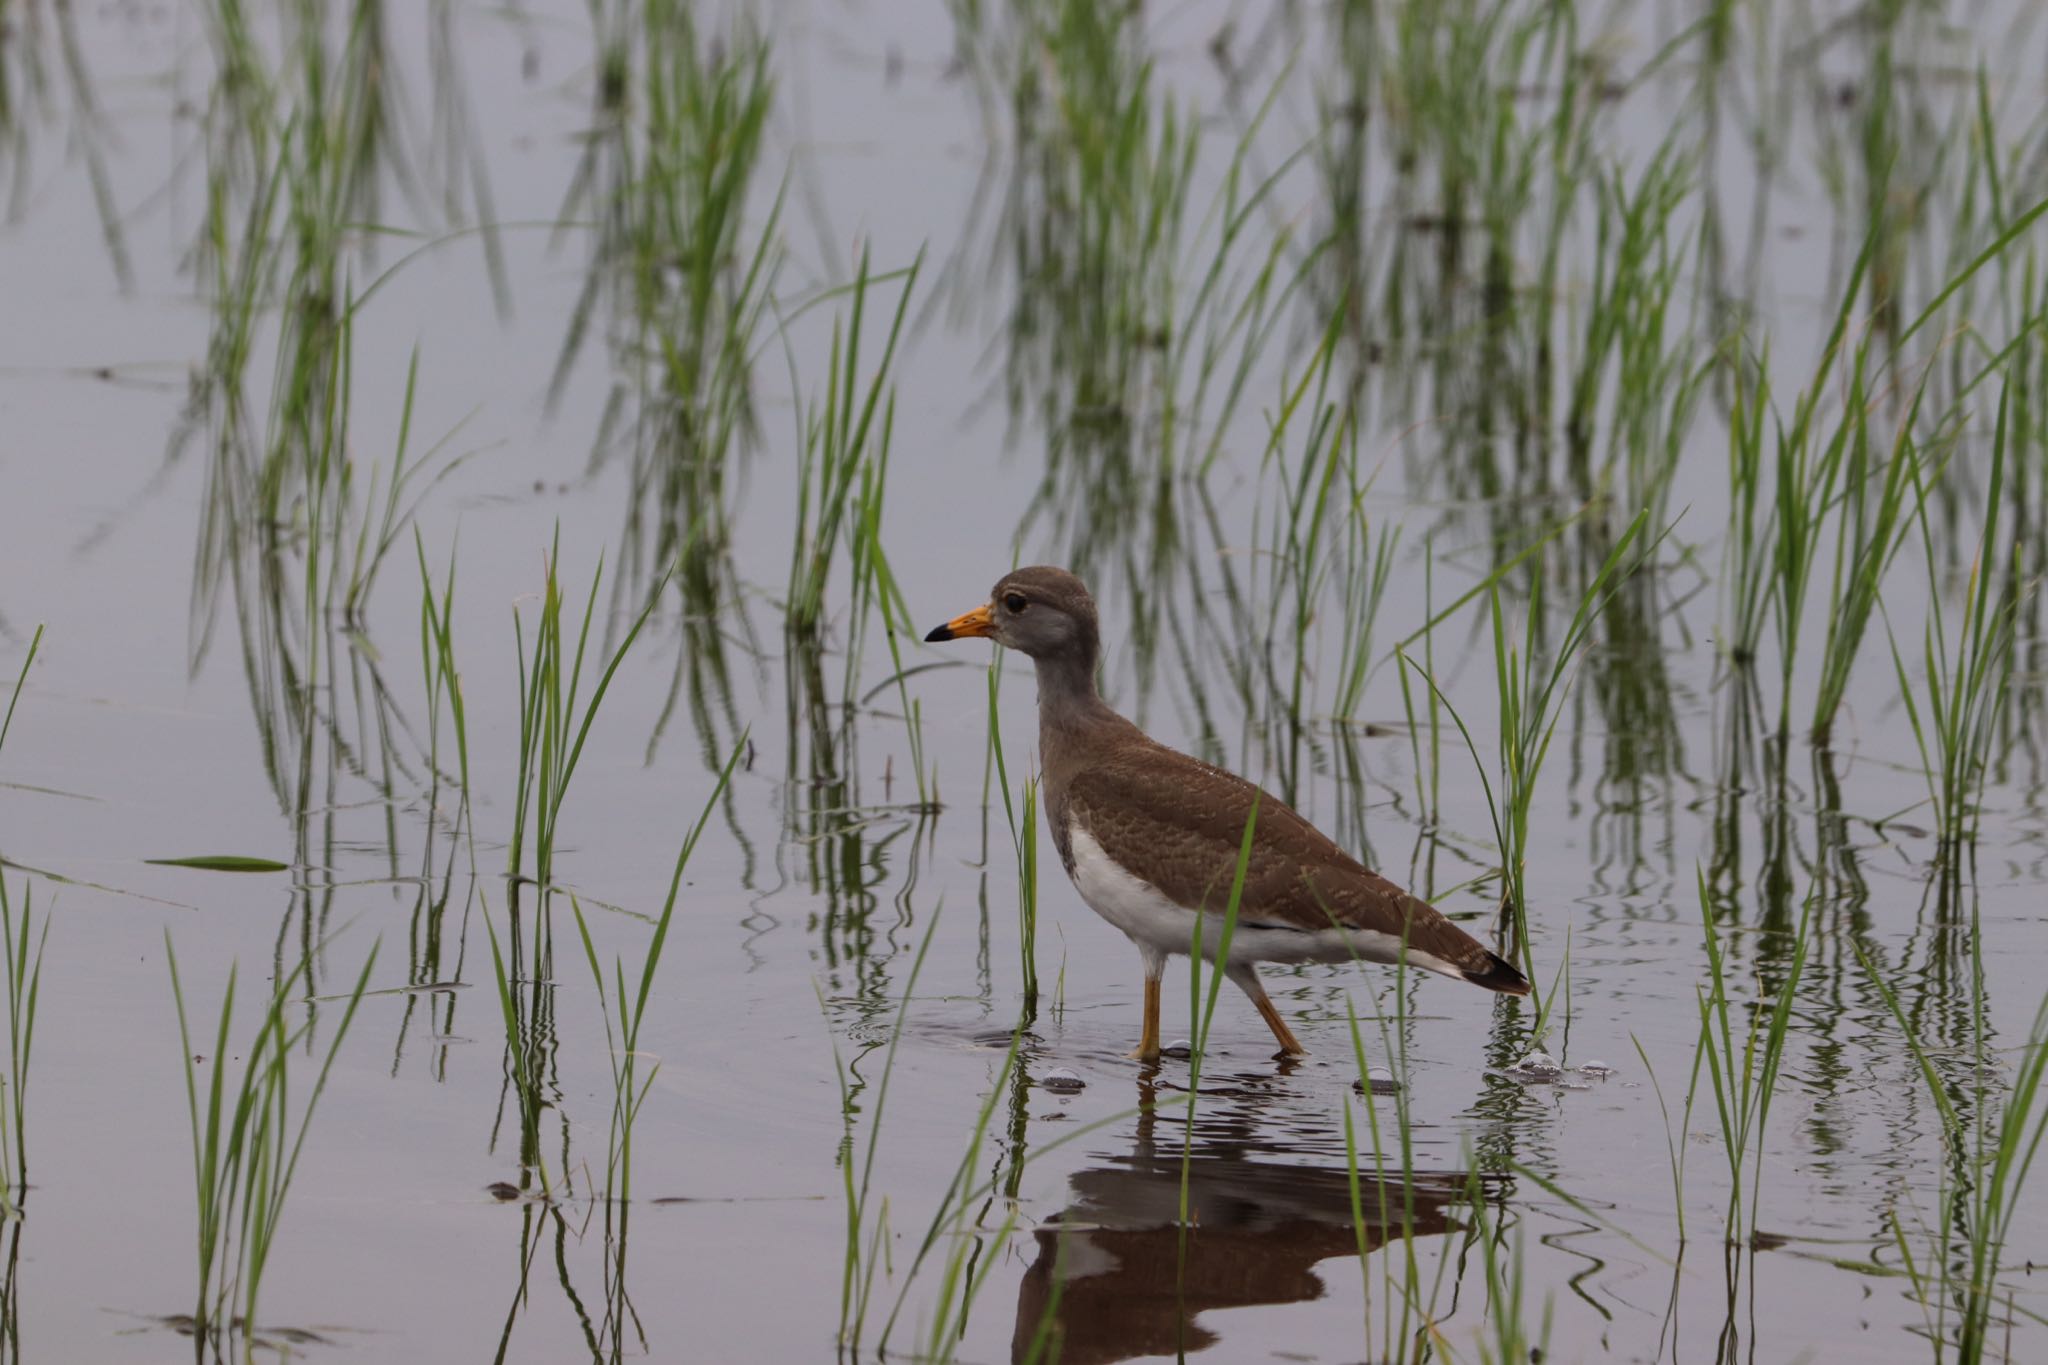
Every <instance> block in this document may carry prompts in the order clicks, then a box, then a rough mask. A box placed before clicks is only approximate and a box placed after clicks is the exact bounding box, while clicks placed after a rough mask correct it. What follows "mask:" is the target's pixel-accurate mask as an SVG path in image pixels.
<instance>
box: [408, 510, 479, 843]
mask: <svg viewBox="0 0 2048 1365" xmlns="http://www.w3.org/2000/svg"><path fill="white" fill-rule="evenodd" d="M413 549H414V551H415V552H416V553H417V555H418V557H419V565H420V668H421V670H422V672H423V674H424V682H425V684H426V695H427V771H428V772H429V773H430V774H432V776H433V780H434V781H435V782H436V783H438V782H439V781H440V778H441V710H442V705H443V703H444V702H445V703H446V705H447V710H448V717H449V720H450V722H451V723H452V724H453V727H454V730H455V757H456V763H457V769H456V771H457V775H458V780H459V781H460V782H461V788H462V789H461V796H460V803H459V804H458V806H457V807H456V812H455V821H454V825H453V827H452V830H451V833H452V834H453V835H454V836H455V837H457V838H459V837H461V836H462V835H463V834H464V833H465V832H467V833H468V835H469V861H470V870H471V872H472V873H474V872H475V870H476V830H475V828H474V826H473V825H472V824H471V822H470V809H469V713H468V711H467V710H466V709H465V707H464V704H463V698H462V670H461V669H460V668H458V667H457V666H456V662H455V559H456V555H455V552H454V551H453V550H452V549H451V550H450V551H449V554H448V575H447V578H446V579H445V580H444V582H443V583H442V586H441V592H440V596H439V597H438V598H437V597H436V596H435V593H434V577H433V574H432V572H431V571H430V570H429V569H428V568H427V547H426V542H425V541H424V540H423V539H422V538H421V536H420V534H419V531H418V529H417V528H415V529H414V532H413Z"/></svg>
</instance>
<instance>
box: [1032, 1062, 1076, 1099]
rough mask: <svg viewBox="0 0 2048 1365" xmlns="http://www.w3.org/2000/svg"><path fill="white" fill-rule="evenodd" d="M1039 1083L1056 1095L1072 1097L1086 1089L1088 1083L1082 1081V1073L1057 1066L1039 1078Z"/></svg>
mask: <svg viewBox="0 0 2048 1365" xmlns="http://www.w3.org/2000/svg"><path fill="white" fill-rule="evenodd" d="M1038 1083H1039V1084H1040V1085H1042V1086H1044V1087H1045V1088H1046V1089H1047V1090H1050V1091H1053V1092H1054V1093H1056V1094H1061V1095H1071V1094H1074V1093H1075V1092H1077V1091H1079V1090H1081V1089H1082V1088H1083V1087H1085V1086H1086V1085H1087V1084H1088V1082H1086V1081H1084V1080H1082V1079H1081V1073H1080V1072H1078V1071H1074V1070H1071V1069H1070V1068H1068V1067H1064V1066H1056V1067H1053V1068H1052V1069H1050V1070H1049V1071H1047V1072H1046V1073H1045V1074H1044V1075H1043V1076H1041V1077H1039V1078H1038Z"/></svg>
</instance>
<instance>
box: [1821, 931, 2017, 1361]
mask: <svg viewBox="0 0 2048 1365" xmlns="http://www.w3.org/2000/svg"><path fill="white" fill-rule="evenodd" d="M1969 928H1970V932H1969V934H1968V936H1967V941H1968V943H1969V947H1970V960H1969V980H1970V996H1969V1018H1968V1027H1969V1030H1970V1036H1969V1038H1968V1040H1967V1042H1966V1044H1965V1047H1964V1051H1965V1056H1966V1063H1965V1066H1966V1070H1965V1077H1966V1078H1962V1077H1957V1076H1954V1075H1951V1074H1949V1073H1948V1071H1947V1070H1945V1068H1944V1060H1943V1059H1941V1058H1939V1057H1938V1056H1937V1052H1936V1050H1934V1049H1931V1048H1930V1047H1929V1045H1928V1043H1927V1041H1926V1040H1925V1039H1924V1038H1923V1037H1922V1032H1923V1031H1922V1029H1921V1028H1919V1027H1916V1026H1915V1024H1914V1022H1913V1020H1912V1019H1910V1018H1909V1017H1908V1015H1907V1013H1906V1011H1905V1010H1904V1009H1902V1008H1901V1006H1900V1002H1899V998H1898V996H1897V994H1896V993H1895V992H1894V991H1893V990H1892V987H1891V985H1890V984H1889V983H1888V982H1887V980H1886V974H1885V973H1884V972H1883V971H1882V970H1880V969H1879V967H1878V965H1877V964H1875V963H1873V962H1872V960H1871V958H1870V955H1869V954H1868V953H1866V952H1865V951H1864V950H1863V948H1862V947H1861V945H1857V947H1856V952H1857V958H1858V960H1859V961H1860V962H1861V963H1862V966H1863V970H1864V972H1865V974H1866V975H1867V976H1868V978H1869V980H1870V983H1871V985H1872V986H1874V987H1875V988H1876V990H1877V993H1878V994H1879V996H1881V997H1882V998H1883V1000H1884V1003H1885V1008H1886V1009H1887V1010H1888V1011H1889V1012H1890V1013H1891V1016H1892V1018H1893V1019H1894V1020H1895V1021H1896V1022H1897V1023H1898V1025H1899V1030H1900V1034H1901V1036H1902V1037H1903V1038H1904V1039H1905V1042H1906V1046H1907V1048H1908V1049H1909V1050H1910V1052H1911V1055H1912V1059H1913V1063H1914V1069H1915V1070H1916V1071H1917V1072H1918V1074H1919V1079H1920V1081H1921V1082H1923V1083H1924V1084H1925V1086H1926V1088H1927V1094H1928V1097H1929V1098H1930V1099H1931V1100H1932V1101H1933V1103H1934V1107H1935V1111H1936V1112H1937V1113H1938V1114H1939V1116H1940V1118H1941V1126H1942V1139H1943V1143H1944V1145H1945V1146H1946V1147H1947V1149H1948V1153H1949V1158H1950V1160H1949V1162H1948V1163H1947V1164H1945V1166H1944V1178H1943V1187H1942V1189H1941V1191H1940V1194H1939V1197H1938V1200H1937V1203H1936V1207H1937V1208H1938V1209H1939V1210H1940V1212H1939V1216H1938V1218H1937V1222H1936V1226H1935V1228H1934V1230H1933V1241H1934V1244H1933V1246H1932V1247H1930V1248H1928V1249H1927V1254H1926V1256H1925V1257H1924V1258H1923V1257H1921V1256H1920V1255H1918V1254H1916V1252H1915V1250H1914V1248H1913V1247H1912V1245H1911V1243H1910V1242H1909V1240H1908V1239H1907V1236H1906V1234H1905V1230H1904V1227H1903V1225H1902V1224H1901V1223H1900V1222H1899V1221H1898V1219H1897V1217H1896V1215H1895V1216H1894V1218H1893V1220H1892V1223H1893V1230H1894V1235H1895V1239H1896V1247H1897V1250H1898V1252H1899V1258H1900V1262H1901V1264H1902V1265H1903V1266H1904V1267H1905V1269H1906V1273H1907V1275H1908V1276H1909V1277H1910V1278H1911V1280H1912V1283H1913V1287H1914V1291H1915V1294H1916V1296H1917V1297H1918V1299H1919V1300H1920V1302H1921V1304H1922V1305H1923V1307H1925V1308H1926V1309H1927V1310H1928V1311H1929V1314H1930V1319H1929V1321H1928V1324H1927V1327H1928V1335H1929V1336H1930V1337H1931V1338H1932V1340H1933V1341H1934V1343H1935V1359H1936V1360H1947V1359H1949V1347H1950V1346H1951V1344H1952V1345H1953V1346H1954V1349H1955V1356H1954V1358H1955V1359H1956V1360H1957V1361H1960V1362H1965V1363H1966V1365H1976V1363H1977V1362H1979V1361H1984V1360H2009V1359H2012V1358H2013V1356H2012V1355H2011V1353H2010V1341H2011V1338H2010V1329H2011V1323H2010V1322H2006V1323H2003V1324H2002V1323H2001V1320H2000V1304H2001V1302H2002V1301H2003V1302H2004V1303H2005V1304H2006V1305H2007V1307H2006V1313H2007V1315H2008V1316H2009V1315H2010V1313H2011V1307H2010V1296H2011V1293H2012V1291H2011V1290H2010V1289H2009V1288H2007V1287H2005V1286H2002V1285H2001V1284H2000V1283H1999V1274H2000V1271H2001V1269H2002V1267H2003V1264H2004V1260H2005V1255H2006V1251H2007V1243H2008V1242H2009V1240H2010V1239H2011V1237H2012V1235H2013V1233H2014V1231H2015V1229H2016V1228H2017V1227H2018V1226H2019V1225H2020V1223H2021V1221H2022V1216H2021V1208H2022V1205H2021V1202H2020V1200H2021V1194H2022V1191H2023V1189H2024V1188H2025V1185H2026V1181H2027V1177H2028V1175H2029V1174H2031V1172H2032V1170H2033V1164H2034V1158H2035V1157H2036V1156H2037V1155H2039V1153H2040V1151H2041V1148H2042V1143H2043V1140H2044V1139H2048V1087H2044V1084H2043V1082H2044V1080H2048V996H2043V997H2042V1000H2041V1003H2040V1005H2039V1006H2038V1007H2037V1008H2036V1009H2035V1012H2034V1019H2033V1023H2032V1025H2031V1027H2030V1028H2029V1029H2028V1031H2027V1035H2026V1038H2025V1040H2024V1041H2023V1042H2021V1043H2020V1044H2018V1046H2016V1047H2014V1048H2010V1049H1993V1047H1992V1046H1991V1035H1990V1030H1989V1026H1988V1016H1989V1012H1990V999H1989V996H1988V993H1987V990H1986V983H1985V975H1984V947H1983V939H1982V936H1981V928H1982V926H1981V923H1980V922H1979V912H1978V909H1977V907H1976V905H1975V902H1974V898H1973V902H1972V908H1971V923H1970V926H1969ZM2001 1051H2002V1052H2007V1053H2009V1055H2010V1056H2011V1057H2012V1058H2013V1062H2012V1065H2011V1069H2010V1072H2009V1074H2006V1072H2005V1068H2004V1067H2003V1066H2002V1065H2001V1064H2000V1062H1999V1060H1998V1056H1997V1054H1998V1052H2001Z"/></svg>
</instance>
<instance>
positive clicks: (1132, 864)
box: [925, 565, 1529, 1062]
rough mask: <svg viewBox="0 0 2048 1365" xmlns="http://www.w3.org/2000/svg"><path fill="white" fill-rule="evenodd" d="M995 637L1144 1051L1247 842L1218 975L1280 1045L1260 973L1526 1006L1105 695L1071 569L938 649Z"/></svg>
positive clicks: (1026, 583) (1495, 960) (1442, 926)
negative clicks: (1175, 957) (1134, 977)
mask: <svg viewBox="0 0 2048 1365" xmlns="http://www.w3.org/2000/svg"><path fill="white" fill-rule="evenodd" d="M977 637H987V638H989V639H992V640H995V641H996V642H997V643H998V644H1001V645H1003V646H1004V647H1006V648H1009V649H1014V650H1017V651H1018V652H1019V653H1021V654H1024V655H1027V656H1028V657H1029V658H1030V659H1031V661H1032V662H1033V663H1035V664H1036V665H1037V666H1038V753H1039V772H1040V781H1041V783H1042V790H1043V793H1044V806H1045V812H1046V816H1047V819H1048V821H1049V823H1050V824H1051V826H1052V838H1053V844H1054V846H1055V847H1057V848H1058V849H1059V853H1060V862H1061V863H1062V864H1064V865H1065V867H1066V869H1067V875H1068V876H1069V877H1070V878H1072V879H1073V883H1074V889H1075V890H1077V891H1079V892H1080V893H1081V899H1082V900H1084V901H1086V902H1087V903H1088V907H1089V908H1090V909H1091V910H1093V911H1095V913H1096V914H1098V915H1100V916H1102V917H1103V918H1104V919H1106V920H1108V921H1109V922H1110V923H1111V924H1113V925H1115V926H1116V927H1117V928H1119V929H1121V930H1123V931H1124V933H1125V934H1127V935H1128V936H1129V937H1130V940H1131V942H1133V943H1135V944H1136V945H1137V946H1138V954H1139V956H1140V957H1141V958H1142V959H1143V960H1144V966H1145V1021H1144V1028H1143V1032H1142V1033H1141V1035H1140V1038H1139V1042H1138V1046H1137V1049H1136V1050H1135V1051H1134V1052H1132V1053H1131V1055H1132V1056H1133V1057H1137V1058H1139V1059H1141V1060H1144V1061H1148V1062H1149V1061H1155V1060H1157V1059H1158V1056H1159V980H1160V977H1161V976H1162V975H1163V974H1164V972H1165V970H1166V959H1167V957H1168V956H1169V955H1170V954H1174V953H1181V954H1186V953H1190V952H1192V951H1194V946H1195V935H1196V926H1197V925H1198V924H1199V925H1200V932H1201V948H1202V954H1203V956H1205V957H1207V958H1209V959H1210V960H1212V961H1213V960H1215V958H1216V950H1217V947H1218V945H1219V944H1220V943H1221V942H1222V939H1223V930H1224V918H1225V914H1226V910H1227V906H1228V902H1229V898H1230V890H1231V886H1232V884H1233V882H1234V881H1235V879H1236V874H1237V867H1238V862H1239V858H1240V850H1241V849H1242V847H1243V843H1244V835H1245V827H1246V825H1247V823H1249V824H1250V825H1251V831H1252V832H1251V851H1250V857H1249V859H1248V860H1247V861H1246V864H1245V879H1244V891H1243V893H1242V895H1241V896H1240V898H1239V906H1238V914H1237V923H1236V926H1235V930H1234V932H1233V933H1232V935H1231V939H1230V948H1229V955H1228V957H1227V959H1226V960H1225V961H1224V962H1223V964H1222V967H1223V972H1224V975H1226V976H1228V977H1229V978H1230V979H1231V980H1232V981H1234V982H1236V983H1237V984H1238V986H1239V987H1241V988H1242V989H1243V991H1244V993H1245V994H1246V995H1248V996H1250V997H1251V1001H1252V1004H1253V1005H1255V1006H1257V1007H1258V1011H1259V1015H1260V1017H1262V1018H1263V1019H1264V1020H1265V1021H1266V1024H1267V1026H1268V1027H1269V1028H1271V1029H1272V1030H1273V1036H1274V1037H1275V1038H1277V1039H1278V1040H1279V1042H1280V1055H1282V1056H1301V1055H1303V1053H1304V1049H1303V1048H1302V1046H1301V1043H1300V1041H1299V1040H1297V1039H1296V1038H1295V1036H1294V1033H1293V1030H1291V1029H1289V1028H1288V1027H1287V1021H1286V1020H1285V1019H1283V1018H1281V1017H1280V1012H1279V1011H1278V1010H1276V1009H1275V1008H1273V1002H1272V1001H1271V1000H1269V999H1268V998H1267V997H1266V992H1265V988H1264V987H1262V986H1261V985H1260V984H1259V976H1258V971H1257V964H1258V963H1261V962H1344V961H1348V960H1351V959H1353V958H1358V959H1362V960H1364V961H1367V962H1387V963H1392V962H1399V961H1401V960H1402V959H1403V957H1405V958H1406V960H1407V961H1408V963H1409V965H1411V966H1415V967H1421V968H1425V969H1427V970H1429V971H1432V972H1436V973H1439V974H1440V975H1443V976H1449V977H1455V978H1457V979H1458V980H1461V981H1469V982H1471V983H1472V984H1473V985H1476V986H1484V987H1485V988H1486V989H1488V990H1490V991H1499V992H1501V993H1503V994H1506V995H1526V994H1528V991H1529V983H1528V981H1527V980H1526V979H1525V978H1524V977H1523V976H1522V974H1521V973H1520V972H1519V971H1517V970H1516V969H1515V968H1514V966H1513V965H1512V964H1510V963H1508V962H1507V961H1505V960H1504V959H1502V958H1500V957H1497V956H1496V955H1494V954H1493V953H1491V952H1488V951H1487V950H1486V948H1485V947H1483V946H1482V945H1481V944H1480V943H1479V942H1478V941H1477V940H1476V939H1474V938H1473V937H1472V936H1471V935H1470V934H1468V933H1466V932H1465V931H1464V930H1463V929H1460V928H1459V927H1458V926H1457V925H1455V924H1453V923H1451V922H1450V921H1449V920H1447V919H1445V918H1444V917H1443V915H1442V914H1441V913H1440V912H1439V911H1438V910H1437V909H1436V908H1435V907H1434V906H1432V905H1430V904H1429V903H1428V902H1426V901H1423V900H1422V899H1420V898H1419V897H1416V896H1411V895H1409V894H1408V893H1407V892H1406V891H1403V890H1402V889H1401V888H1400V887H1398V886H1395V885H1394V884H1393V883H1392V882H1390V881H1388V880H1387V879H1386V878H1385V877H1382V876H1380V875H1379V874H1378V873H1376V872H1373V871H1370V870H1369V869H1367V868H1366V867H1364V866H1363V865H1362V864H1360V863H1359V862H1358V860H1357V859H1355V858H1353V857H1351V855H1350V854H1348V853H1346V852H1345V851H1344V850H1343V849H1341V848H1339V847H1337V845H1336V844H1335V843H1333V842H1331V841H1330V840H1329V839H1328V838H1327V837H1325V836H1324V835H1323V834H1322V832H1321V831H1319V830H1317V829H1316V828H1315V826H1313V825H1311V824H1309V822H1308V821H1306V820H1304V819H1302V818H1301V816H1299V815H1297V814H1296V813H1295V812H1294V811H1293V810H1291V809H1289V808H1288V807H1287V806H1286V805H1285V804H1284V803H1283V802H1281V801H1279V800H1278V799H1277V798H1275V797H1273V796H1272V795H1271V794H1269V793H1267V792H1264V791H1262V790H1260V789H1259V788H1258V787H1255V786H1253V785H1252V784H1251V783H1249V782H1247V781H1245V780H1244V779H1243V778H1241V777H1238V776H1236V775H1235V774H1233V773H1228V772H1225V771H1224V770H1223V769H1221V768H1217V767H1213V766H1211V765H1210V764H1207V763H1203V762H1201V761H1200V760H1198V759H1195V758H1190V757H1189V756H1188V755H1186V754H1183V753H1179V752H1176V751H1175V750H1172V749H1169V748H1167V747H1166V746H1165V745H1163V744H1160V743H1158V742H1156V741H1155V740H1153V739H1151V738H1150V737H1148V736H1147V735H1146V734H1145V732H1144V731H1142V730H1140V729H1139V728H1138V727H1137V726H1135V725H1133V724H1131V722H1129V721H1127V720H1125V719H1124V718H1123V717H1122V716H1120V715H1118V714H1117V713H1116V712H1115V711H1112V710H1111V709H1110V708H1109V706H1108V704H1107V703H1105V702H1104V701H1103V700H1102V698H1101V697H1099V696H1097V695H1096V692H1095V662H1096V657H1097V655H1098V654H1099V653H1100V650H1101V635H1100V631H1099V628H1098V626H1097V624H1096V617H1095V599H1094V598H1093V597H1091V596H1089V594H1088V589H1087V587H1086V586H1085V585H1084V584H1083V583H1082V582H1081V580H1080V579H1078V578H1076V577H1075V576H1074V575H1072V574H1070V573H1068V572H1067V571H1066V570H1064V569H1056V568H1051V567H1048V566H1044V565H1039V566H1036V567H1032V568H1026V569H1018V570H1016V571H1015V572H1013V573H1010V574H1008V575H1005V576H1004V577H1003V578H1002V579H1001V581H999V582H998V583H997V584H996V586H995V589H994V590H993V591H992V592H991V593H990V594H989V600H988V604H987V605H986V606H981V607H976V608H975V609H974V610H973V611H970V612H968V613H967V614H966V615H964V616H958V617H955V618H954V619H953V620H951V621H948V622H947V623H946V624H945V625H943V626H939V627H938V628H936V629H934V630H933V631H932V632H931V633H930V634H929V635H927V636H925V639H926V640H928V641H937V640H959V639H972V638H977Z"/></svg>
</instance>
